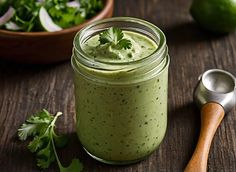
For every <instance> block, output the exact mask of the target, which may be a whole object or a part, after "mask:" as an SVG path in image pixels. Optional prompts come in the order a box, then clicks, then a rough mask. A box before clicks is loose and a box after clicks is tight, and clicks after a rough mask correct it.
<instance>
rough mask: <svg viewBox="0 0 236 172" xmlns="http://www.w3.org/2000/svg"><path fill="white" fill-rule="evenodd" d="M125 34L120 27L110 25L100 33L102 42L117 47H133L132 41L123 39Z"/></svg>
mask: <svg viewBox="0 0 236 172" xmlns="http://www.w3.org/2000/svg"><path fill="white" fill-rule="evenodd" d="M123 37H124V34H123V32H122V30H121V29H120V28H116V27H110V28H109V29H107V30H105V31H103V32H102V33H100V34H99V41H100V44H109V45H110V46H112V47H113V48H115V49H122V48H124V49H125V50H126V49H130V48H131V47H132V44H131V41H130V40H128V39H123Z"/></svg>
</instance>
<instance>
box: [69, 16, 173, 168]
mask: <svg viewBox="0 0 236 172" xmlns="http://www.w3.org/2000/svg"><path fill="white" fill-rule="evenodd" d="M117 23H119V25H120V26H121V27H122V28H123V30H125V31H124V37H125V38H127V39H129V40H131V43H132V47H131V49H127V50H124V49H123V50H116V49H112V47H109V46H107V45H103V46H101V45H99V44H100V43H99V37H98V34H99V33H100V32H101V29H100V28H99V26H100V25H102V26H103V28H104V25H105V24H106V25H107V26H108V25H110V26H113V25H117ZM127 26H129V27H127ZM131 26H132V27H133V30H132V29H131V28H132V27H131ZM141 26H142V27H141ZM145 27H146V30H145ZM137 28H142V30H143V32H142V30H141V29H140V30H139V31H137ZM148 31H149V34H147V32H148ZM88 33H90V34H88ZM91 33H92V34H91ZM72 65H73V68H74V70H75V99H76V104H75V106H76V117H77V123H76V126H77V134H78V136H79V139H80V141H81V143H82V145H83V147H84V148H85V150H86V151H87V152H88V153H89V154H90V155H91V156H92V157H94V158H95V159H97V160H100V161H102V162H105V163H110V164H128V163H133V162H136V161H139V160H141V159H143V158H145V157H146V156H148V155H149V154H150V153H152V152H153V151H154V150H156V148H157V147H158V146H159V145H160V143H161V141H162V140H163V137H164V135H165V131H166V126H167V85H168V65H169V56H168V54H167V48H166V44H165V37H164V35H163V33H162V32H161V31H160V30H159V29H158V28H157V27H155V26H154V25H152V24H150V23H148V22H145V21H143V20H139V19H135V18H128V17H124V18H111V19H107V20H103V21H100V22H97V23H94V24H93V25H91V26H88V27H86V28H85V29H83V30H82V31H80V32H79V34H78V35H77V36H76V37H75V40H74V55H73V57H72Z"/></svg>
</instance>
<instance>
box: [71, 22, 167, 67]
mask: <svg viewBox="0 0 236 172" xmlns="http://www.w3.org/2000/svg"><path fill="white" fill-rule="evenodd" d="M106 24H109V25H111V26H114V25H118V24H123V26H122V27H120V26H118V27H120V28H121V29H122V28H126V27H127V28H128V29H131V27H130V26H129V25H130V24H136V25H137V26H140V27H145V28H146V29H149V31H147V30H144V29H142V28H138V27H137V28H134V27H133V29H135V31H136V32H141V31H143V32H145V34H146V36H148V37H151V38H152V40H153V41H155V43H156V44H157V49H156V50H155V51H154V52H153V53H152V54H150V55H148V56H146V57H144V58H141V59H138V60H135V61H129V62H105V61H99V60H96V59H94V58H91V57H89V55H88V54H87V53H86V52H84V51H83V49H82V46H81V45H82V43H83V42H85V40H87V39H88V37H91V35H95V34H97V33H99V32H101V31H103V30H105V29H107V28H108V27H107V26H106V27H102V28H99V29H97V30H96V31H92V29H93V28H94V27H96V26H98V25H101V26H104V25H106ZM143 32H142V33H143ZM151 32H152V33H151ZM78 41H79V43H78ZM73 47H74V48H73V54H76V56H75V58H76V59H75V60H76V61H78V62H80V63H82V64H83V65H85V66H87V67H89V68H93V69H96V70H111V71H114V70H123V69H127V70H131V69H134V68H138V67H140V66H143V65H145V63H147V64H148V63H150V62H152V61H155V60H159V61H160V62H161V61H162V60H163V58H164V57H163V54H164V53H165V49H166V38H165V35H164V33H163V32H162V31H161V29H159V28H158V27H157V26H155V25H154V24H152V23H150V22H147V21H145V20H142V19H138V18H134V17H113V18H108V19H103V20H99V21H96V22H94V23H92V24H90V25H87V26H86V27H84V28H83V29H81V30H80V31H79V32H78V33H77V34H76V36H75V38H74V41H73Z"/></svg>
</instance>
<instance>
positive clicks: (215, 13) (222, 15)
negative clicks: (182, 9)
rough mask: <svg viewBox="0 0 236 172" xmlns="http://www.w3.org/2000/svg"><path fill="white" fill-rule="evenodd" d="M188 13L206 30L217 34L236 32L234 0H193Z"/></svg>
mask: <svg viewBox="0 0 236 172" xmlns="http://www.w3.org/2000/svg"><path fill="white" fill-rule="evenodd" d="M190 13H191V15H192V16H193V18H194V19H195V20H196V21H197V22H198V23H199V24H200V25H201V26H202V27H203V28H205V29H207V30H210V31H213V32H217V33H227V32H232V31H234V30H236V0H193V3H192V6H191V8H190Z"/></svg>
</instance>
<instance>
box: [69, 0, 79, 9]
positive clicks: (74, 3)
mask: <svg viewBox="0 0 236 172" xmlns="http://www.w3.org/2000/svg"><path fill="white" fill-rule="evenodd" d="M66 5H67V7H73V8H79V7H80V3H79V2H78V1H70V2H67V3H66Z"/></svg>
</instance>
